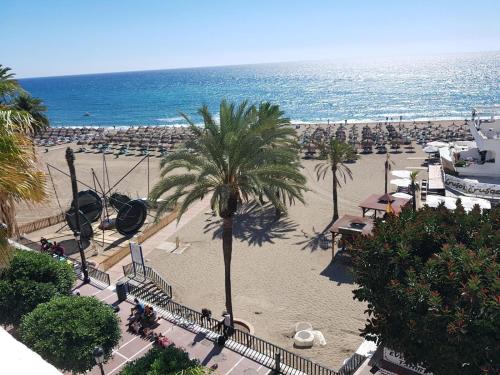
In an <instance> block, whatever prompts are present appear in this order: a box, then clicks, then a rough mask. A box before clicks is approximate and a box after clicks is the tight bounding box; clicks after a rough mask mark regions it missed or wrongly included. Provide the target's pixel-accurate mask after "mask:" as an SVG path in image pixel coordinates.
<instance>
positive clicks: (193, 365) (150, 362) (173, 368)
mask: <svg viewBox="0 0 500 375" xmlns="http://www.w3.org/2000/svg"><path fill="white" fill-rule="evenodd" d="M180 372H183V373H184V374H203V373H206V372H207V369H205V368H204V367H202V366H200V363H199V362H198V361H197V360H193V359H189V355H188V353H186V352H185V351H184V350H182V349H180V348H177V347H176V346H175V345H170V346H167V347H166V348H153V349H151V350H150V351H149V352H147V353H146V355H145V356H143V357H141V358H139V359H136V360H135V361H133V362H130V363H129V364H127V365H126V366H125V367H124V368H123V370H122V371H121V372H120V375H169V374H178V373H180Z"/></svg>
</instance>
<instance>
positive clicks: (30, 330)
mask: <svg viewBox="0 0 500 375" xmlns="http://www.w3.org/2000/svg"><path fill="white" fill-rule="evenodd" d="M19 332H20V335H21V339H22V341H23V342H24V343H25V344H26V345H27V346H28V347H30V348H31V349H32V350H34V351H35V352H37V353H38V354H40V355H41V356H42V357H43V358H44V359H45V360H46V361H48V362H50V363H51V364H53V365H54V366H56V367H57V368H59V369H61V370H64V371H74V372H85V371H87V370H90V369H91V368H92V367H94V365H95V362H94V357H93V350H94V348H95V347H96V346H101V347H102V348H103V349H104V355H105V357H106V358H109V357H110V356H111V352H112V350H113V348H114V347H115V346H116V345H117V344H118V341H119V339H120V327H119V319H118V317H117V316H116V314H115V313H114V312H113V310H112V308H111V307H110V306H109V305H106V304H105V303H103V302H101V301H99V300H97V299H96V298H94V297H77V296H64V297H54V298H52V299H51V300H50V301H49V302H47V303H42V304H40V305H38V307H37V308H36V309H34V310H33V311H32V312H30V313H29V314H27V315H26V316H24V317H23V319H22V323H21V326H20V329H19Z"/></svg>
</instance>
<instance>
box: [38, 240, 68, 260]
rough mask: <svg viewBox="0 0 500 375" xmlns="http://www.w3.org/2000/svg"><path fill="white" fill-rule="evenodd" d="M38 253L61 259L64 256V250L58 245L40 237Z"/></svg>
mask: <svg viewBox="0 0 500 375" xmlns="http://www.w3.org/2000/svg"><path fill="white" fill-rule="evenodd" d="M40 244H41V246H40V251H41V252H42V253H48V254H50V255H53V256H58V257H63V256H64V248H63V247H62V246H61V244H60V243H58V242H56V241H54V242H50V241H49V240H47V239H46V238H44V237H42V238H41V239H40Z"/></svg>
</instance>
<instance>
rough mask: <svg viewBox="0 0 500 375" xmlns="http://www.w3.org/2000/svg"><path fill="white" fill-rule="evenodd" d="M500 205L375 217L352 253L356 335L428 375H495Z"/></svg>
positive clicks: (498, 362) (499, 351) (499, 352)
mask: <svg viewBox="0 0 500 375" xmlns="http://www.w3.org/2000/svg"><path fill="white" fill-rule="evenodd" d="M499 244H500V206H499V207H496V209H493V210H485V211H483V212H481V211H480V210H479V208H477V207H476V208H474V209H473V210H472V211H471V212H470V213H466V212H464V210H463V208H462V207H461V206H460V205H459V207H458V208H457V209H456V210H455V211H453V212H452V211H449V210H447V209H446V208H444V207H443V206H440V207H438V208H437V209H432V208H428V207H427V208H424V209H422V210H420V211H417V212H412V211H411V210H403V212H402V213H401V214H400V216H399V217H396V216H389V217H388V218H387V219H385V220H384V221H381V220H378V221H377V222H376V225H375V229H374V231H373V235H372V236H369V237H363V238H360V239H359V240H358V241H357V243H356V246H355V248H356V249H357V250H356V251H354V250H353V251H352V256H353V262H352V263H353V269H354V273H355V279H356V282H357V284H358V285H359V288H358V289H357V290H355V291H354V295H355V298H356V299H358V300H360V301H363V302H366V303H367V310H366V312H367V314H368V320H367V321H368V322H367V324H366V326H365V328H364V330H363V331H362V336H364V337H367V338H371V339H376V340H378V342H379V343H381V344H382V345H384V346H386V347H388V348H390V349H393V350H396V351H398V352H401V353H403V355H404V357H405V360H406V361H407V362H410V363H413V364H420V365H422V366H424V367H425V368H426V369H427V370H429V371H431V372H433V373H434V374H445V375H446V374H449V375H455V374H461V375H469V374H470V375H472V374H498V373H500V367H499V366H500V341H499V340H498V333H499V332H500V299H499V297H498V296H499V295H500V283H499V281H498V280H499V279H498V277H499V274H500V266H499V264H498V260H499V254H500V253H499Z"/></svg>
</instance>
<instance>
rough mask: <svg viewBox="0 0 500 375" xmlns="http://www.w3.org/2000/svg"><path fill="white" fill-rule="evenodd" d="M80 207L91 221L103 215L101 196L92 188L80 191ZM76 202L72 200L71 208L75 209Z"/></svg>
mask: <svg viewBox="0 0 500 375" xmlns="http://www.w3.org/2000/svg"><path fill="white" fill-rule="evenodd" d="M77 199H78V207H79V209H80V212H82V213H83V214H84V215H85V217H86V218H87V219H88V221H90V222H91V223H92V222H94V221H96V220H97V219H99V218H100V217H101V213H102V200H101V197H100V196H99V195H98V194H97V193H96V192H95V191H92V190H85V191H79V192H78V198H77ZM74 207H75V202H74V201H73V202H71V209H74Z"/></svg>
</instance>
